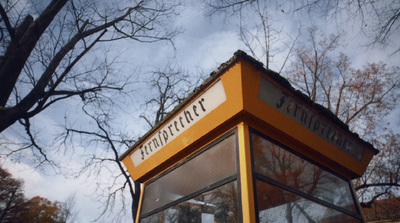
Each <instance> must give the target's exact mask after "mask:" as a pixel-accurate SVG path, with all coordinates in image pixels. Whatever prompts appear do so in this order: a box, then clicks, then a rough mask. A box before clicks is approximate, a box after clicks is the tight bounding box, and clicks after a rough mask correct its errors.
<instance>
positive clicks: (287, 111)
mask: <svg viewBox="0 0 400 223" xmlns="http://www.w3.org/2000/svg"><path fill="white" fill-rule="evenodd" d="M258 97H259V98H260V99H261V100H262V101H264V102H265V103H267V104H269V105H271V106H272V107H274V108H275V109H277V110H278V111H280V112H281V113H282V114H284V115H286V116H288V117H289V118H291V119H293V120H294V121H296V122H297V123H299V124H300V125H302V126H303V127H305V128H307V129H308V130H310V131H311V132H313V133H314V134H316V135H318V136H320V137H321V138H323V139H325V140H327V141H328V142H329V143H331V144H332V145H334V146H336V147H337V148H339V149H340V150H342V151H343V152H345V153H347V154H349V155H350V156H351V157H353V158H354V159H356V160H358V161H360V160H361V157H362V155H363V153H364V148H363V147H361V146H360V145H359V144H358V143H357V142H355V141H354V140H353V139H352V138H350V137H349V136H348V135H347V134H345V133H343V132H342V131H340V130H339V129H338V128H337V127H335V126H333V125H332V124H330V123H328V122H327V121H325V120H324V119H323V118H322V117H321V116H319V115H318V114H316V113H315V112H313V111H312V110H311V109H309V108H308V107H306V106H305V105H303V104H302V103H301V102H299V101H298V100H297V99H295V98H294V97H292V96H291V95H290V94H288V93H287V92H285V91H283V90H282V89H280V88H279V87H278V86H276V85H275V84H273V83H272V82H270V81H269V80H268V79H267V78H264V77H263V78H261V83H260V88H259V91H258Z"/></svg>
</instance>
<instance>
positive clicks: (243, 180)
mask: <svg viewBox="0 0 400 223" xmlns="http://www.w3.org/2000/svg"><path fill="white" fill-rule="evenodd" d="M238 141H239V142H238V144H239V165H240V186H241V198H242V215H243V222H256V215H255V204H254V187H253V174H252V173H253V172H252V168H251V167H252V165H251V151H250V138H249V128H248V125H247V124H245V123H243V122H242V123H240V124H239V125H238Z"/></svg>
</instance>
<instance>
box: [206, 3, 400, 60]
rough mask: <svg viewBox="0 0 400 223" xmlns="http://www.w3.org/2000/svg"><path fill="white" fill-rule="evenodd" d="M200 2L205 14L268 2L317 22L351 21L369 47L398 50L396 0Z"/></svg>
mask: <svg viewBox="0 0 400 223" xmlns="http://www.w3.org/2000/svg"><path fill="white" fill-rule="evenodd" d="M203 2H204V3H205V5H206V6H207V8H208V10H209V14H214V13H225V14H230V15H232V14H238V13H241V12H242V11H243V10H247V9H248V8H249V7H252V5H256V4H259V3H260V2H262V3H264V2H268V3H269V4H270V6H271V8H273V9H275V10H280V11H282V12H283V13H286V14H296V13H302V12H306V13H308V14H309V15H310V17H313V16H320V18H319V19H321V18H322V17H324V18H323V19H327V20H328V21H329V22H332V21H335V22H337V23H338V24H339V26H340V25H341V24H340V23H346V24H347V23H348V22H349V21H351V22H353V23H354V24H356V25H358V26H359V28H360V31H361V32H362V33H364V34H365V36H366V37H367V38H368V39H369V45H370V46H373V45H381V46H387V45H389V44H394V45H395V47H396V49H395V50H394V52H393V53H398V52H399V51H400V49H399V46H398V45H396V44H397V42H398V41H397V40H396V37H397V36H398V35H399V31H400V4H399V3H398V1H396V0H389V1H365V0H356V1H354V0H333V1H324V0H300V1H298V0H286V1H265V0H224V1H209V0H203ZM301 16H302V15H301ZM321 16H322V17H321Z"/></svg>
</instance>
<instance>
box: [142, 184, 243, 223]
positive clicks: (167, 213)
mask: <svg viewBox="0 0 400 223" xmlns="http://www.w3.org/2000/svg"><path fill="white" fill-rule="evenodd" d="M237 194H238V193H237V181H232V182H230V183H228V184H225V185H223V186H220V187H218V188H215V189H213V190H211V191H207V192H204V193H203V194H200V195H198V196H196V197H194V198H190V199H188V200H186V201H183V202H181V203H179V204H177V205H175V206H172V207H170V208H168V209H165V210H163V211H160V212H158V213H156V214H153V215H151V216H149V217H146V218H144V219H142V220H141V221H140V222H142V223H143V222H144V223H172V222H177V223H190V222H196V223H214V222H218V223H231V222H239V220H238V219H239V216H238V197H237Z"/></svg>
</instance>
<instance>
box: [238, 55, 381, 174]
mask: <svg viewBox="0 0 400 223" xmlns="http://www.w3.org/2000/svg"><path fill="white" fill-rule="evenodd" d="M242 72H243V91H244V93H243V94H244V101H245V102H244V110H245V111H247V112H249V113H251V114H252V115H254V116H256V117H257V118H258V119H260V120H262V121H263V122H264V123H265V124H266V125H268V126H272V127H274V128H276V129H277V130H279V131H281V132H283V133H285V134H286V135H287V136H288V137H291V138H294V139H295V140H297V141H298V142H299V143H302V144H304V145H305V146H307V147H309V148H311V149H313V150H314V151H315V152H316V153H320V154H322V155H324V156H326V157H327V158H329V159H331V160H332V161H334V162H336V163H338V164H339V165H341V166H343V167H345V168H348V169H349V170H350V171H351V172H352V173H353V174H350V175H353V177H355V176H361V175H362V174H363V173H364V171H365V169H366V167H367V165H368V163H369V160H370V158H371V157H372V156H373V152H372V151H369V150H368V149H365V152H364V156H363V159H362V160H361V161H358V160H356V159H354V158H353V157H351V156H350V155H348V154H346V153H345V152H343V151H342V150H340V149H338V148H337V147H335V146H333V145H332V144H330V143H329V142H327V141H326V140H324V139H323V138H321V137H319V136H318V135H316V134H314V133H313V132H311V131H310V130H309V129H307V128H305V127H303V126H302V125H300V124H299V123H297V122H296V121H294V120H293V119H291V118H290V117H288V116H286V115H284V114H282V113H281V112H279V111H278V110H276V109H275V108H274V107H272V106H270V105H268V104H267V103H265V102H264V101H262V100H261V99H259V97H258V89H259V87H260V80H261V77H265V78H267V79H269V81H271V82H274V81H273V80H272V79H271V78H269V77H268V76H267V75H266V74H265V73H264V72H263V71H260V70H257V69H256V68H255V67H254V66H253V65H252V64H251V63H249V62H247V61H245V60H243V61H242ZM275 84H276V85H278V86H279V84H278V83H275ZM293 97H296V96H293ZM310 110H312V108H310ZM315 113H318V112H317V111H315ZM326 122H329V123H331V122H330V120H327V119H326ZM331 124H332V125H334V124H333V123H331ZM282 143H284V144H286V143H285V141H283V142H282ZM303 147H304V146H303ZM299 148H301V146H295V147H293V149H295V150H298V151H299ZM299 152H301V153H303V151H301V150H300V151H299ZM365 155H367V156H365ZM316 161H317V162H319V163H323V162H321V160H316ZM354 174H355V175H354Z"/></svg>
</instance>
